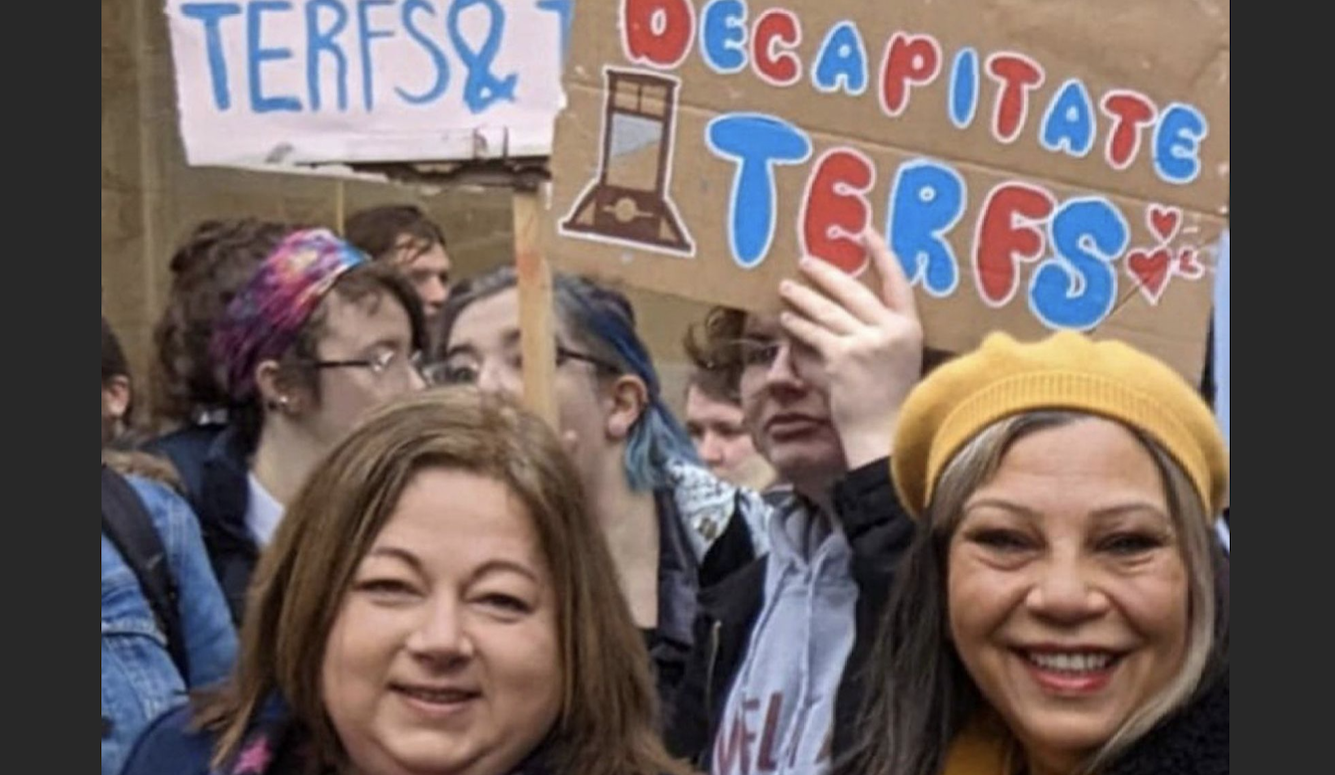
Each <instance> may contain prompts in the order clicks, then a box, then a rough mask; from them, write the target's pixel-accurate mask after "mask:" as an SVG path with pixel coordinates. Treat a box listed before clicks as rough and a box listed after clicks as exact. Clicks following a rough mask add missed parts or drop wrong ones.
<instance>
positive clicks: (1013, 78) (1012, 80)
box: [987, 54, 1043, 143]
mask: <svg viewBox="0 0 1335 775" xmlns="http://www.w3.org/2000/svg"><path fill="white" fill-rule="evenodd" d="M987 74H988V75H990V76H991V77H992V79H993V80H995V81H996V82H997V83H999V84H1001V89H1000V90H999V91H998V92H997V103H996V109H995V110H994V111H993V113H992V132H993V134H994V135H996V138H997V139H998V140H1000V141H1001V142H1003V143H1009V142H1012V141H1013V140H1015V138H1016V137H1018V136H1019V134H1020V128H1021V127H1023V126H1024V120H1025V117H1026V116H1027V115H1028V113H1029V92H1031V91H1033V90H1034V89H1036V88H1038V86H1039V84H1041V83H1043V68H1042V67H1040V66H1039V64H1038V63H1037V62H1035V61H1034V60H1032V59H1030V58H1029V57H1027V56H1025V55H1023V54H993V55H992V56H990V57H988V58H987Z"/></svg>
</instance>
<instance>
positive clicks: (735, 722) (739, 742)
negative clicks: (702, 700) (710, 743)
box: [713, 699, 760, 775]
mask: <svg viewBox="0 0 1335 775" xmlns="http://www.w3.org/2000/svg"><path fill="white" fill-rule="evenodd" d="M759 707H760V700H751V699H748V700H743V701H742V708H741V710H739V711H738V712H737V714H736V715H735V716H733V719H732V728H731V730H730V731H729V730H728V726H727V724H726V723H725V724H724V733H723V734H721V735H719V740H718V742H717V743H715V745H714V769H713V772H716V773H718V775H731V773H733V772H734V771H735V770H734V768H733V765H734V764H740V765H741V767H740V770H741V773H742V775H750V772H751V743H752V741H754V740H755V739H756V735H755V733H754V732H752V731H751V730H750V729H748V728H747V726H746V716H747V714H749V713H752V712H754V711H755V710H756V709H757V708H759Z"/></svg>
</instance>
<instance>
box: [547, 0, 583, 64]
mask: <svg viewBox="0 0 1335 775" xmlns="http://www.w3.org/2000/svg"><path fill="white" fill-rule="evenodd" d="M573 2H574V0H538V9H539V10H542V11H551V12H553V13H555V14H556V15H557V16H558V17H560V19H561V62H562V64H564V63H565V61H566V54H567V53H569V51H570V23H571V22H572V21H573V20H574V18H575V15H574V13H573V9H572V8H571V3H573Z"/></svg>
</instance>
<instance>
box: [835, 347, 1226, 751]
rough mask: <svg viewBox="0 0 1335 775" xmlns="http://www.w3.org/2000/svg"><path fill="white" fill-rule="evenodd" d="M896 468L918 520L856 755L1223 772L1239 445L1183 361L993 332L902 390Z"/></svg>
mask: <svg viewBox="0 0 1335 775" xmlns="http://www.w3.org/2000/svg"><path fill="white" fill-rule="evenodd" d="M891 465H892V467H893V469H894V480H895V487H896V489H897V490H898V491H899V494H900V497H901V501H902V502H903V503H904V505H905V506H906V507H907V508H908V509H909V511H910V512H911V513H912V514H913V515H914V516H915V517H916V518H917V519H918V521H919V522H920V528H921V529H920V530H919V531H918V533H917V536H916V537H915V539H914V542H913V544H912V546H911V547H910V548H909V550H908V553H907V554H906V555H905V557H904V559H903V561H902V564H901V565H900V568H899V571H898V575H897V578H896V587H895V590H894V592H893V593H892V597H891V600H890V602H889V604H888V605H887V608H886V611H885V614H884V619H883V624H882V627H883V629H882V631H881V633H880V635H879V637H878V642H877V646H876V651H875V652H874V653H873V655H872V657H871V659H870V660H869V664H871V665H872V669H871V673H870V676H869V679H868V687H869V688H868V694H867V697H868V703H867V706H866V708H865V709H864V712H863V714H862V718H863V720H864V721H863V726H862V727H861V729H860V730H859V731H860V740H861V744H860V745H859V746H858V747H857V754H856V756H854V757H853V758H852V760H851V761H849V762H846V763H845V767H844V768H843V769H842V770H841V771H842V772H845V773H849V775H852V773H857V775H942V774H943V775H1016V774H1017V773H1025V775H1088V774H1089V773H1098V774H1099V775H1133V774H1134V775H1138V774H1139V773H1158V772H1173V773H1183V774H1184V775H1221V774H1223V773H1227V772H1228V766H1229V765H1228V762H1229V753H1228V750H1229V746H1228V728H1229V689H1228V687H1229V677H1228V675H1229V669H1228V653H1229V652H1228V633H1229V629H1228V579H1227V560H1226V558H1225V557H1224V555H1223V553H1222V550H1221V547H1220V545H1219V543H1218V541H1217V539H1216V536H1215V534H1214V532H1213V529H1212V528H1213V526H1214V523H1215V520H1216V519H1217V517H1218V515H1219V512H1220V510H1221V508H1222V504H1223V500H1224V494H1225V492H1226V491H1227V484H1228V457H1227V452H1226V450H1225V446H1224V441H1223V437H1222V436H1221V434H1220V432H1219V428H1218V427H1217V425H1216V423H1215V420H1214V417H1213V415H1212V414H1211V412H1210V410H1209V408H1208V407H1207V406H1206V404H1205V402H1204V401H1203V400H1201V398H1200V396H1199V395H1198V394H1197V392H1196V391H1195V390H1194V389H1193V388H1192V387H1191V386H1190V385H1188V384H1187V382H1186V381H1185V380H1183V379H1182V378H1181V377H1180V376H1179V375H1178V374H1177V373H1176V372H1174V371H1173V370H1172V369H1171V368H1169V367H1168V366H1166V365H1165V364H1163V363H1161V362H1159V361H1157V360H1155V359H1154V358H1152V357H1150V356H1148V355H1145V354H1143V353H1141V352H1139V351H1137V350H1135V349H1133V348H1131V347H1129V346H1127V345H1125V344H1122V343H1120V342H1116V341H1101V342H1094V341H1093V340H1091V339H1089V338H1087V337H1085V336H1082V335H1080V334H1076V333H1072V332H1063V333H1059V334H1055V335H1053V336H1050V337H1049V338H1047V339H1045V340H1043V341H1041V342H1037V343H1023V344H1022V343H1019V342H1016V341H1015V340H1013V339H1011V338H1010V337H1008V336H1006V335H1004V334H994V335H992V336H991V337H989V338H988V339H987V340H986V341H984V343H983V345H982V347H981V348H980V349H979V350H977V351H975V352H974V353H971V354H969V355H966V356H964V357H961V358H959V359H958V360H955V361H953V362H951V363H947V364H945V365H944V366H941V367H940V368H939V369H938V370H937V371H936V372H934V373H933V374H932V375H931V376H929V377H928V378H927V379H925V380H924V381H923V382H922V383H921V384H920V385H919V386H918V387H917V388H916V389H915V390H914V391H913V392H912V393H911V394H910V395H909V397H908V399H907V401H906V402H905V404H904V408H903V411H902V413H901V415H900V419H899V425H898V427H897V429H896V434H895V456H894V458H892V464H891Z"/></svg>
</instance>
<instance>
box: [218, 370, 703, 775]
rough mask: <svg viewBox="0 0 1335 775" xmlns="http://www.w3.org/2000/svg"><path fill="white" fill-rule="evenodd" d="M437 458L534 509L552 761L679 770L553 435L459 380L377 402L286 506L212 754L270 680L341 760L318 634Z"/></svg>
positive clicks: (639, 647)
mask: <svg viewBox="0 0 1335 775" xmlns="http://www.w3.org/2000/svg"><path fill="white" fill-rule="evenodd" d="M432 467H443V468H447V469H453V470H461V471H468V472H471V473H475V474H478V475H481V476H487V477H491V478H494V479H496V480H497V481H499V482H502V483H503V484H505V485H506V486H507V487H508V488H509V489H510V491H511V492H512V493H513V494H514V495H516V496H517V497H518V498H519V499H520V500H521V501H522V502H523V503H524V505H525V506H526V508H527V510H528V512H529V514H530V515H531V517H532V519H533V522H534V527H535V528H536V532H537V534H538V537H539V541H540V543H541V546H542V550H543V552H544V555H545V559H546V561H547V563H548V566H549V567H550V569H551V574H552V584H553V588H554V592H555V596H556V599H557V601H558V603H557V628H558V642H559V643H560V648H561V655H560V658H561V664H562V671H563V675H564V680H563V685H562V704H561V711H560V714H559V716H558V718H557V721H556V724H555V726H554V728H553V730H552V732H551V733H550V735H549V740H550V742H551V745H552V748H551V751H552V761H551V764H552V765H553V766H554V771H555V772H556V773H560V774H561V775H565V774H567V773H569V774H571V775H573V774H574V773H580V775H584V774H585V773H587V774H588V775H661V774H663V773H673V774H675V773H685V772H688V770H686V769H685V768H684V767H683V766H682V765H681V764H679V763H677V762H674V761H673V760H672V759H670V758H669V757H668V755H667V753H666V752H665V751H664V749H663V746H662V743H661V742H660V740H659V738H658V735H657V731H656V730H657V724H656V714H657V709H656V698H655V694H654V689H653V684H652V681H651V679H650V674H649V667H648V665H649V657H648V654H647V652H646V650H645V646H644V642H643V639H642V637H641V636H640V633H639V631H638V630H637V629H636V628H635V625H634V623H633V622H632V620H631V617H630V612H629V609H628V608H627V606H626V602H625V600H624V599H623V598H622V596H621V592H620V585H619V584H618V582H617V576H616V570H615V567H614V566H613V564H612V558H611V554H610V551H609V550H608V548H607V545H606V543H605V541H604V539H603V537H602V531H601V530H600V529H599V527H598V525H597V524H596V523H595V521H594V519H593V517H592V516H591V513H592V512H591V511H590V509H589V508H588V506H587V503H586V502H585V497H584V493H583V491H582V490H581V488H580V484H579V478H578V475H577V474H576V473H575V471H574V469H573V467H572V466H571V464H570V462H569V460H568V459H567V457H566V456H565V454H564V452H563V451H562V447H561V444H560V442H559V441H558V439H557V438H556V436H555V434H554V433H553V432H552V431H551V429H550V428H548V427H547V425H546V424H544V423H543V422H542V421H541V420H539V419H538V418H537V417H535V416H534V415H532V414H530V413H528V412H527V411H525V410H524V409H522V408H521V407H520V406H519V405H518V404H516V403H514V401H513V400H512V399H509V398H506V397H504V396H497V395H490V394H483V393H482V392H481V391H477V390H473V389H470V388H458V387H453V388H437V389H433V390H429V391H426V392H422V393H416V394H412V395H410V396H405V397H402V398H399V399H396V400H394V401H392V402H390V403H389V404H386V405H385V406H383V407H381V408H380V409H379V410H377V411H375V412H374V413H372V414H371V415H370V416H369V417H368V418H367V419H366V420H365V421H364V422H363V423H362V424H361V425H359V426H358V427H357V428H356V429H355V430H354V431H353V432H352V433H351V434H350V435H349V436H348V437H347V438H345V439H344V440H343V441H342V442H341V443H340V444H339V445H338V446H337V447H335V448H334V449H333V450H332V451H331V452H330V453H329V454H328V455H327V457H326V458H325V459H324V461H323V462H322V463H321V464H320V465H318V466H316V467H315V469H314V473H313V474H312V475H311V477H310V478H309V479H308V480H307V481H306V483H305V484H304V486H303V487H302V488H301V490H300V492H298V494H297V496H296V498H295V499H294V500H293V501H292V503H290V504H289V505H288V508H287V512H286V515H285V516H284V518H283V521H282V523H281V524H280V525H279V528H278V532H277V534H276V535H275V537H274V542H273V544H272V545H271V546H270V547H269V548H268V549H267V550H266V551H265V553H264V554H263V556H262V557H261V559H260V563H259V567H258V568H257V570H256V573H255V577H254V579H253V581H252V583H251V587H250V591H249V599H248V604H247V606H246V618H245V621H244V623H243V625H242V629H241V652H240V655H239V657H238V663H237V667H236V670H235V672H234V674H233V677H232V679H231V680H230V681H229V682H228V683H227V684H226V685H225V686H224V687H223V688H222V689H221V690H220V691H219V692H218V693H215V694H213V695H212V696H210V697H208V698H206V699H205V700H204V701H203V702H202V703H201V705H200V707H199V712H198V713H197V721H198V723H199V724H200V725H201V726H203V727H206V728H209V729H212V730H213V731H215V732H216V733H217V734H218V743H217V747H216V749H215V753H214V764H215V766H217V765H219V764H221V763H222V762H223V761H225V760H226V759H227V758H229V757H230V756H232V755H234V754H235V753H236V751H237V749H238V747H239V745H240V743H241V740H242V736H243V734H244V732H245V730H246V727H247V724H248V723H249V722H250V721H251V719H252V718H253V716H254V715H255V713H256V712H257V711H258V710H259V708H260V707H261V705H262V703H263V702H264V701H265V700H266V699H267V698H268V697H269V696H270V695H271V694H273V693H277V694H279V695H281V696H282V697H283V698H284V700H286V701H287V703H288V705H289V706H290V708H291V710H292V714H293V717H294V719H295V721H296V722H297V723H298V724H299V725H300V727H301V728H302V729H303V731H304V732H305V733H306V734H308V735H309V736H310V738H311V741H312V743H313V745H312V749H311V750H312V751H313V753H314V756H315V758H316V759H317V761H316V762H313V763H314V764H321V765H329V764H333V765H337V764H339V763H341V762H342V761H343V760H344V759H345V754H344V752H343V749H342V747H341V746H340V744H339V742H338V739H337V735H336V732H335V731H334V729H333V727H332V725H331V723H330V721H329V718H328V715H327V714H326V712H325V710H324V705H323V698H322V696H321V689H320V669H321V663H322V662H323V655H324V651H325V646H326V642H327V640H328V638H329V633H330V631H331V629H332V627H333V624H334V620H335V618H336V616H337V614H338V611H339V607H340V606H341V604H342V600H343V597H344V595H345V594H346V592H347V590H348V587H349V584H350V582H351V579H352V577H353V574H354V573H355V571H356V568H357V565H358V564H359V563H360V562H361V559H362V557H363V556H364V555H365V554H366V552H367V551H368V550H369V548H370V547H371V545H372V543H373V542H374V540H375V537H376V536H377V535H378V534H379V532H380V531H381V529H382V528H383V527H384V525H385V523H386V522H387V520H388V519H389V517H390V515H391V513H392V512H393V510H394V508H395V507H396V505H397V503H398V501H399V498H400V496H401V494H402V493H403V491H404V489H405V488H406V487H407V486H408V484H409V483H410V482H411V481H412V479H413V477H414V475H415V474H416V473H417V472H418V471H420V470H423V469H425V468H432Z"/></svg>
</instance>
